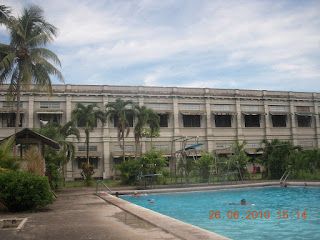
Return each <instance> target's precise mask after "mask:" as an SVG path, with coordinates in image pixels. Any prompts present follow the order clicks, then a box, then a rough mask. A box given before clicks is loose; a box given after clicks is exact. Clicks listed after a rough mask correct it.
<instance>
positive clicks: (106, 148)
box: [103, 137, 113, 178]
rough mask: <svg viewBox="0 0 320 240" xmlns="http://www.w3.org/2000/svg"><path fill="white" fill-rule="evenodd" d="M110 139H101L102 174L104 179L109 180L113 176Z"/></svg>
mask: <svg viewBox="0 0 320 240" xmlns="http://www.w3.org/2000/svg"><path fill="white" fill-rule="evenodd" d="M110 141H111V140H110V137H109V138H108V137H104V138H103V172H104V173H105V174H103V177H104V178H110V177H111V176H113V173H112V161H113V158H112V156H111V152H110Z"/></svg>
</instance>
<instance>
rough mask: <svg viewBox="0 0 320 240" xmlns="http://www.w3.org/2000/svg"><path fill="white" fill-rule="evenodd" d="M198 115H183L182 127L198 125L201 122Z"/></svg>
mask: <svg viewBox="0 0 320 240" xmlns="http://www.w3.org/2000/svg"><path fill="white" fill-rule="evenodd" d="M200 122H201V116H200V115H183V126H184V127H200V126H201V124H200Z"/></svg>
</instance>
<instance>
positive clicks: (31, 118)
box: [28, 95, 34, 128]
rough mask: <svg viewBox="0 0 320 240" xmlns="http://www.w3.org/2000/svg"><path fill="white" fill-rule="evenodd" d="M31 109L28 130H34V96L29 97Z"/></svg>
mask: <svg viewBox="0 0 320 240" xmlns="http://www.w3.org/2000/svg"><path fill="white" fill-rule="evenodd" d="M28 105H29V106H28V107H29V109H28V113H29V114H28V128H33V127H34V123H33V121H34V119H33V114H34V96H33V95H30V96H29V104H28Z"/></svg>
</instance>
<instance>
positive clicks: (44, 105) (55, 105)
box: [40, 102, 60, 109]
mask: <svg viewBox="0 0 320 240" xmlns="http://www.w3.org/2000/svg"><path fill="white" fill-rule="evenodd" d="M40 108H43V109H57V108H60V102H40Z"/></svg>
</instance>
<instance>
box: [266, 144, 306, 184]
mask: <svg viewBox="0 0 320 240" xmlns="http://www.w3.org/2000/svg"><path fill="white" fill-rule="evenodd" d="M262 144H263V145H264V147H263V148H261V149H262V150H263V154H262V155H261V157H260V161H261V163H262V165H263V166H265V167H266V171H267V172H268V175H269V178H271V179H280V178H281V177H282V175H283V174H284V172H285V171H286V170H287V169H288V168H289V166H292V165H294V166H293V168H295V169H297V168H300V167H301V166H300V162H301V160H299V159H298V158H297V159H296V160H295V161H294V162H293V157H294V156H298V155H295V151H296V150H299V147H295V146H293V144H292V143H291V142H289V141H280V140H278V139H274V140H272V141H268V140H263V141H262ZM299 157H301V156H299Z"/></svg>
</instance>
